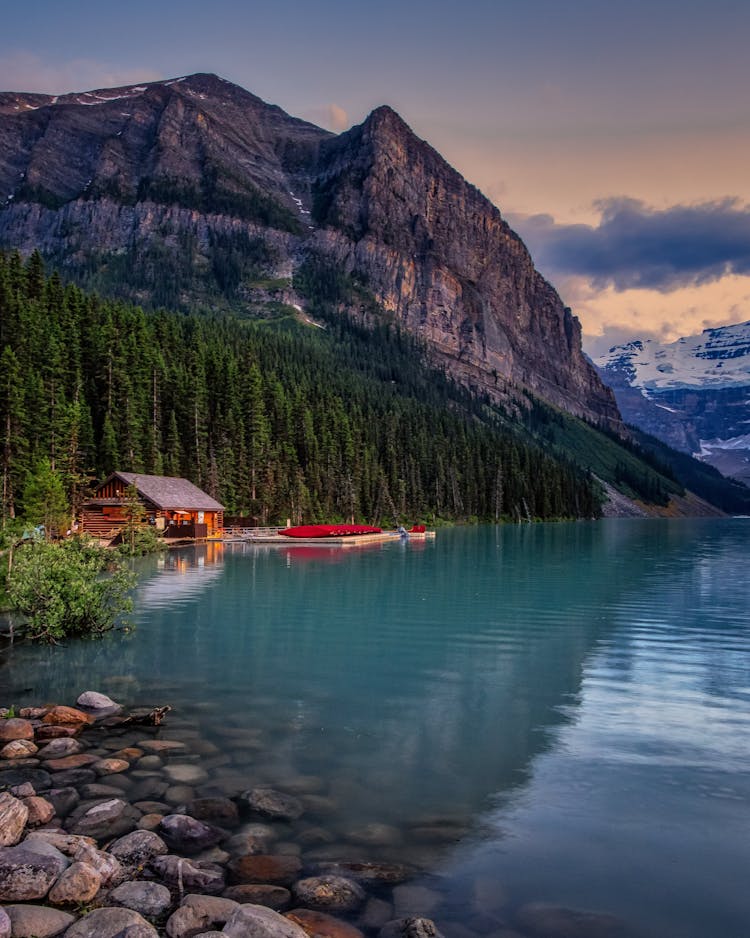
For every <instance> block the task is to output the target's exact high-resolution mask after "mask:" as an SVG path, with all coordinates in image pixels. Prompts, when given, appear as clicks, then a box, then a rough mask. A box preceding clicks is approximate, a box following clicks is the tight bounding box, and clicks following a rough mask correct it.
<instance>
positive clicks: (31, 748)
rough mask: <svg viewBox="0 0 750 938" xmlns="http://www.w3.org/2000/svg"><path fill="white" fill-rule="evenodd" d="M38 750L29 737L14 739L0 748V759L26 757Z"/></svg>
mask: <svg viewBox="0 0 750 938" xmlns="http://www.w3.org/2000/svg"><path fill="white" fill-rule="evenodd" d="M38 751H39V747H38V746H37V745H36V744H35V743H32V741H31V740H30V739H14V740H12V741H11V742H9V743H6V744H5V745H4V746H3V748H2V749H0V759H28V757H29V756H33V755H34V754H35V753H37V752H38Z"/></svg>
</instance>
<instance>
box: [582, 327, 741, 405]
mask: <svg viewBox="0 0 750 938" xmlns="http://www.w3.org/2000/svg"><path fill="white" fill-rule="evenodd" d="M596 364H597V365H598V366H599V368H601V369H606V370H608V371H619V372H621V373H623V374H625V375H626V376H627V378H628V382H629V384H630V385H631V386H632V387H635V388H640V389H641V390H642V391H643V392H644V393H646V394H648V392H649V391H651V390H653V391H663V390H667V389H675V390H676V389H679V388H709V387H710V388H729V387H741V386H744V385H750V321H748V322H743V323H738V324H737V325H733V326H723V327H722V328H719V329H704V330H703V332H701V333H700V335H693V336H686V337H684V338H681V339H677V341H676V342H671V343H669V344H663V343H660V342H656V341H654V340H653V339H644V340H641V339H634V340H633V341H632V342H628V343H626V344H625V345H615V346H613V347H612V348H611V349H610V350H609V351H608V352H607V353H606V354H605V355H601V356H600V357H599V358H597V359H596Z"/></svg>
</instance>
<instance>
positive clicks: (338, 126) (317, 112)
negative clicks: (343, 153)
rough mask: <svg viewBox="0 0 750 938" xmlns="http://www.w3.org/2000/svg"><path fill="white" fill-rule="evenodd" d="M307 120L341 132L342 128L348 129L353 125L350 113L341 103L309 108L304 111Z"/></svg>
mask: <svg viewBox="0 0 750 938" xmlns="http://www.w3.org/2000/svg"><path fill="white" fill-rule="evenodd" d="M303 117H304V118H305V120H308V121H311V122H312V123H313V124H317V125H318V126H319V127H325V128H326V129H327V130H333V131H334V132H335V133H341V131H342V130H348V129H349V127H350V126H351V121H350V120H349V115H348V114H347V112H346V111H345V110H344V108H342V107H341V105H340V104H334V103H331V104H326V105H325V106H324V107H314V108H308V110H307V111H305V112H304V114H303Z"/></svg>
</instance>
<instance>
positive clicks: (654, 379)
mask: <svg viewBox="0 0 750 938" xmlns="http://www.w3.org/2000/svg"><path fill="white" fill-rule="evenodd" d="M596 365H597V368H598V369H599V373H600V374H601V376H602V378H603V379H604V381H605V383H607V384H609V385H610V386H611V387H612V389H613V390H614V392H615V396H616V398H617V403H618V405H619V407H620V410H621V412H622V415H623V417H624V418H625V420H626V421H627V422H628V423H632V424H635V425H636V426H637V427H640V428H641V429H642V430H645V431H646V432H647V433H651V434H652V435H653V436H656V437H658V438H659V439H661V440H664V442H665V443H668V444H669V445H670V446H673V447H675V449H679V450H682V451H683V452H687V453H692V454H693V455H695V456H697V457H699V458H700V459H703V460H705V461H706V462H709V463H711V465H713V466H716V468H717V469H719V470H720V471H721V472H723V473H724V474H725V475H731V476H734V477H735V478H738V479H741V480H742V481H744V482H750V321H748V322H743V323H738V324H737V325H733V326H724V327H722V328H720V329H705V330H704V331H703V332H702V333H700V335H695V336H685V337H684V338H681V339H678V340H677V341H676V342H671V343H669V344H662V343H659V342H655V341H654V340H652V339H646V340H643V341H642V340H640V339H634V340H633V341H632V342H628V343H626V344H624V345H616V346H613V347H612V348H611V349H610V350H609V351H608V352H607V353H606V354H605V355H602V356H600V357H599V358H598V359H597V360H596Z"/></svg>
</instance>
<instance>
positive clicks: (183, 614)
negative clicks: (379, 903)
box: [0, 521, 750, 938]
mask: <svg viewBox="0 0 750 938" xmlns="http://www.w3.org/2000/svg"><path fill="white" fill-rule="evenodd" d="M746 531H747V526H746V525H744V526H743V524H742V523H741V522H725V523H720V522H719V523H717V522H695V523H693V522H680V523H667V522H642V521H633V522H615V523H604V524H576V525H549V526H542V525H540V526H528V525H524V526H512V527H506V528H498V529H484V530H480V531H477V530H473V529H472V530H468V529H467V530H453V531H446V532H440V534H439V536H438V539H437V541H436V542H435V543H428V544H424V543H418V542H415V544H407V545H401V544H397V543H394V544H386V545H373V547H374V548H375V549H373V550H359V549H358V550H356V551H352V550H345V551H341V550H337V549H336V548H332V547H329V548H325V547H323V546H321V547H320V548H318V547H317V546H315V547H311V548H307V549H306V545H305V546H303V545H299V546H290V547H283V548H281V549H267V548H258V547H251V546H248V545H236V546H234V545H228V546H227V547H226V548H224V550H223V551H222V550H217V551H216V552H215V553H213V554H212V555H211V556H209V555H208V554H205V555H203V554H201V553H200V552H199V551H194V550H193V551H186V552H175V553H174V554H171V555H170V557H169V558H168V560H167V561H166V562H165V563H166V564H167V566H165V567H164V568H163V569H158V568H157V567H156V566H153V563H154V562H153V561H147V562H145V563H144V571H145V572H146V576H145V578H144V582H143V584H142V586H141V588H140V593H139V615H138V628H137V631H136V632H135V633H134V635H129V636H118V637H113V638H112V639H111V640H108V641H107V642H105V643H95V644H91V643H76V644H72V645H71V646H70V647H69V648H67V649H65V650H62V652H61V651H60V650H58V649H55V650H54V651H53V652H52V653H50V652H49V651H47V650H29V649H23V648H15V649H13V650H12V652H11V654H10V655H9V656H7V657H6V658H5V659H4V660H5V661H6V666H5V667H4V668H2V670H0V681H3V682H4V683H5V684H6V685H7V684H10V686H11V687H12V688H15V691H14V693H15V694H16V697H15V698H14V699H13V702H18V703H23V702H25V700H24V693H23V687H25V686H31V685H32V684H33V686H34V690H33V692H29V693H26V694H25V697H26V698H27V699H28V700H29V702H30V701H31V700H38V699H39V696H40V695H41V696H48V697H56V698H58V699H66V700H69V699H70V698H71V697H72V696H74V695H75V694H77V693H78V692H79V691H80V690H81V689H83V687H82V683H84V682H85V683H86V684H88V685H89V686H91V687H95V688H96V689H100V690H104V691H105V692H112V693H114V695H115V696H117V697H118V698H119V699H121V700H123V702H125V703H142V702H149V703H151V702H154V703H169V704H171V705H172V706H173V707H174V708H175V710H174V717H175V719H174V721H173V723H172V726H171V730H170V731H171V732H189V731H193V732H194V728H195V727H199V729H200V733H201V735H202V736H204V737H205V738H206V739H208V740H209V741H211V742H214V743H216V744H217V745H218V746H219V747H220V749H221V750H222V751H226V752H228V753H229V755H230V762H229V763H228V764H226V765H222V766H217V768H216V771H215V773H214V774H213V776H212V782H211V784H212V785H213V786H214V787H215V788H216V789H217V790H223V791H226V792H227V793H229V794H233V793H235V792H236V791H237V790H238V789H239V788H241V787H248V786H249V785H252V784H257V783H258V782H267V783H271V784H276V785H279V786H281V787H284V785H285V783H286V784H290V785H291V784H292V783H294V784H298V780H299V779H300V778H301V777H304V778H308V777H311V776H314V777H316V778H318V779H320V780H321V785H322V789H323V794H324V795H325V797H326V798H328V799H331V800H332V801H333V802H334V804H335V810H333V811H332V812H331V813H330V814H329V815H328V816H327V817H326V825H327V827H328V828H329V829H330V831H331V832H332V835H333V836H334V837H335V838H336V840H337V844H334V846H337V845H338V844H339V843H340V844H344V845H347V844H348V848H347V849H349V850H353V849H354V848H353V846H352V843H351V841H350V840H349V839H348V838H349V835H350V832H351V831H352V829H353V828H354V827H357V826H361V825H362V824H364V823H369V822H378V823H386V824H391V825H394V826H395V827H397V828H398V829H399V830H402V831H403V832H404V835H403V841H402V843H401V844H399V845H398V847H397V848H394V847H388V846H387V845H383V846H381V847H371V848H369V849H370V850H371V852H372V853H373V854H378V855H381V856H383V857H388V856H390V857H391V858H393V857H394V856H398V857H402V858H403V857H404V856H406V855H408V856H409V857H411V858H412V859H414V860H415V861H417V860H418V861H419V862H422V863H425V862H427V863H429V864H438V863H440V864H441V867H440V868H441V870H442V872H443V874H444V875H445V877H446V879H445V880H444V882H445V883H446V884H448V885H447V889H448V892H449V893H450V895H451V901H453V902H455V904H456V907H458V906H460V905H461V903H464V904H465V903H467V902H469V898H468V896H469V893H470V892H472V894H473V891H475V890H476V888H477V882H478V881H479V880H480V879H481V878H482V877H486V876H487V875H490V874H491V876H492V877H495V878H496V879H497V880H498V881H499V880H502V881H503V883H504V884H505V886H504V888H506V890H507V892H508V894H509V895H510V896H512V899H509V900H508V901H509V902H510V903H511V906H512V907H515V906H517V905H519V904H520V903H521V902H523V901H525V900H527V899H528V900H531V899H540V898H541V899H547V900H550V901H557V902H566V903H568V904H572V905H583V906H597V905H598V906H603V907H606V908H610V909H613V910H616V911H619V912H622V913H627V912H628V906H630V907H632V908H636V907H642V908H644V909H646V910H648V911H647V912H645V913H644V914H643V916H641V917H642V918H643V919H644V920H643V921H642V922H640V923H639V927H640V928H641V929H642V931H643V933H644V934H646V933H648V932H649V929H651V924H653V923H655V922H657V923H658V925H659V927H660V928H662V929H663V934H665V935H667V934H674V935H691V938H692V935H693V934H695V935H696V936H697V935H698V934H699V933H700V932H699V931H697V930H695V931H693V932H691V931H690V927H688V925H687V924H686V921H687V918H688V917H689V916H687V915H686V914H682V912H681V913H680V914H679V915H678V914H677V913H676V912H674V910H673V907H674V906H675V904H678V903H679V902H683V903H685V906H686V908H691V909H692V908H693V905H694V903H693V900H692V897H693V896H695V895H700V894H701V883H700V876H699V875H698V874H697V873H696V872H695V871H696V870H703V868H704V867H705V863H706V860H705V857H709V858H710V863H711V864H713V868H714V869H715V870H717V871H719V870H720V871H721V876H720V877H719V876H718V875H717V876H715V877H714V879H720V880H721V881H720V883H718V885H717V884H716V883H714V882H713V880H712V885H711V888H712V889H713V888H715V889H716V890H718V894H720V895H721V897H722V905H723V908H724V910H725V914H727V915H729V914H730V912H731V914H732V915H734V917H735V919H736V917H737V915H738V914H739V903H738V901H737V900H736V899H735V900H734V902H733V900H732V896H733V894H734V893H733V890H734V889H735V887H736V886H737V885H738V884H737V878H738V876H739V875H740V874H739V872H738V871H741V870H742V869H743V868H744V864H745V863H746V861H747V859H748V857H747V848H746V847H745V846H744V843H745V842H746V840H747V838H746V833H747V831H746V821H741V818H742V815H741V813H738V807H737V806H738V805H740V804H742V803H743V802H745V801H746V798H747V796H748V795H749V794H750V791H748V790H747V788H748V785H747V774H746V771H745V767H744V754H745V753H746V751H747V745H748V742H750V726H749V725H748V706H747V704H748V688H749V687H750V674H749V673H748V672H749V670H750V665H748V661H750V657H748V651H750V647H748V646H749V645H750V641H749V638H748V623H747V609H748V608H750V603H749V602H748V586H747V583H748V579H747V576H746V574H747V567H748V556H749V552H748V540H747V536H746ZM212 546H217V547H220V545H212ZM415 548H417V549H415ZM308 551H312V553H310V552H308ZM149 564H151V565H152V566H149ZM149 571H150V573H149ZM727 583H731V584H732V588H731V589H728V588H727ZM61 662H63V663H64V667H60V663H61ZM55 663H56V664H57V666H55ZM22 673H23V674H24V677H23V679H21V678H20V675H21V674H22ZM32 673H33V678H32V679H31V680H28V681H27V677H26V674H29V675H30V674H32ZM82 675H85V678H83V677H82ZM128 681H130V682H131V683H129V684H128V683H126V682H128ZM144 698H146V700H145V701H144ZM295 780H297V781H295ZM436 818H437V819H440V820H441V822H442V823H443V827H444V829H445V828H446V822H450V824H448V827H449V828H450V830H452V831H453V835H452V836H449V837H447V839H444V840H443V842H442V844H440V845H439V846H438V847H436V846H435V845H434V844H432V845H429V846H425V841H424V837H425V834H424V828H425V824H428V822H429V824H433V823H434V822H435V819H436ZM429 824H428V826H429ZM451 824H452V825H453V826H452V827H451V826H450V825H451ZM727 826H729V827H731V831H730V832H729V833H727V832H726V831H725V828H726V827H727ZM417 831H421V832H422V833H420V834H417V833H416V832H417ZM719 832H721V833H719ZM449 833H450V831H449ZM458 838H460V839H461V843H460V846H459V847H457V848H454V847H451V846H450V843H451V840H453V841H455V840H456V839H458ZM701 845H702V846H701ZM722 845H723V846H722ZM358 849H359V850H360V854H361V848H358ZM722 850H723V851H724V852H723V853H722V852H721V851H722ZM701 851H703V853H701ZM681 881H682V882H684V883H689V884H690V886H689V889H684V888H681V886H680V882H681ZM657 882H658V883H659V889H660V890H661V892H662V893H663V895H664V896H668V897H669V899H668V901H667V900H665V901H661V900H659V898H658V896H656V897H654V895H653V892H654V890H653V889H652V888H651V884H653V883H657ZM708 891H709V890H708V887H706V888H705V889H704V891H703V894H704V896H705V897H704V899H703V900H702V906H703V909H704V912H703V914H702V917H701V916H698V914H697V913H695V910H693V912H694V914H695V919H696V921H700V927H701V928H702V929H703V934H706V933H708V934H720V933H721V934H732V932H731V931H724V932H719V931H716V930H715V929H714V930H712V929H713V926H714V925H715V921H714V920H713V919H711V917H710V915H708V914H707V913H706V912H705V910H706V908H708V907H709V906H710V904H711V901H710V896H709V895H708ZM667 906H669V909H671V910H672V911H671V912H670V913H669V914H668V911H667V910H666V907H667ZM732 910H733V911H732ZM743 911H747V910H743ZM683 912H684V910H683ZM670 914H671V915H672V918H673V919H674V922H678V923H679V928H681V929H682V931H680V930H679V929H678V930H676V931H675V928H676V927H677V926H675V925H674V922H671V923H670V920H669V918H670ZM627 917H632V916H631V915H630V914H629V913H628V916H627ZM636 917H638V916H636ZM649 923H651V924H649ZM673 926H674V927H673ZM670 929H671V931H670ZM738 934H739V933H738Z"/></svg>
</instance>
